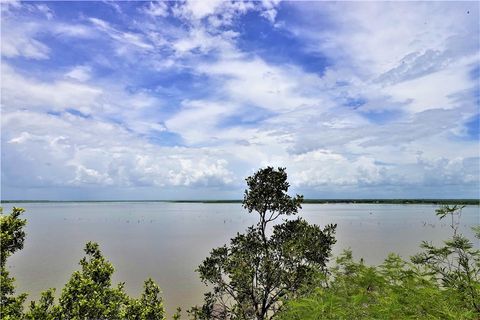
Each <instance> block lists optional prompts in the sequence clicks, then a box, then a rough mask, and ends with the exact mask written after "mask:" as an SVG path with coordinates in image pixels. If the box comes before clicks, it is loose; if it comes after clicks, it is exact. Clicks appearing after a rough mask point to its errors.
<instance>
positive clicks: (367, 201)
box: [0, 199, 480, 205]
mask: <svg viewBox="0 0 480 320" xmlns="http://www.w3.org/2000/svg"><path fill="white" fill-rule="evenodd" d="M57 202H58V203H88V202H92V203H96V202H167V203H168V202H171V203H242V202H243V200H238V199H227V200H1V201H0V203H57ZM303 203H311V204H315V203H318V204H327V203H365V204H451V205H455V204H458V205H480V199H304V200H303Z"/></svg>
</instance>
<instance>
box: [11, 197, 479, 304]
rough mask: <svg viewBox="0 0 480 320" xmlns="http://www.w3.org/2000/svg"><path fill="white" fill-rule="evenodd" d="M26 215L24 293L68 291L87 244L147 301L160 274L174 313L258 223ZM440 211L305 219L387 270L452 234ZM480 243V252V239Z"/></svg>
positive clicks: (152, 211)
mask: <svg viewBox="0 0 480 320" xmlns="http://www.w3.org/2000/svg"><path fill="white" fill-rule="evenodd" d="M13 206H17V207H23V208H25V209H26V213H25V215H24V217H25V218H26V219H27V226H26V232H27V237H26V241H25V247H24V249H23V250H22V251H19V252H18V253H16V254H15V255H14V256H12V257H11V258H10V260H9V266H10V270H11V272H12V274H13V275H14V276H15V277H16V284H17V292H18V293H20V292H29V293H30V298H32V299H37V298H38V297H39V295H40V292H41V291H43V290H45V289H47V288H50V287H55V288H57V290H60V288H63V286H64V284H65V283H66V282H67V281H68V279H69V276H70V275H71V273H72V272H73V271H74V270H77V269H78V268H79V265H78V261H79V260H80V259H81V258H82V257H83V251H82V250H83V247H84V245H85V243H86V242H87V241H96V242H98V243H99V244H100V247H101V249H102V251H103V253H104V255H105V256H106V257H107V258H108V259H109V260H110V261H111V262H112V263H113V264H114V266H115V268H116V271H115V273H114V277H113V280H114V283H118V282H126V290H127V292H128V293H129V294H131V295H134V296H138V295H139V294H140V293H141V291H142V285H143V281H144V280H145V279H146V278H148V277H152V278H154V279H155V281H156V282H157V283H158V284H159V285H160V286H161V288H162V290H163V292H164V299H165V303H166V306H167V310H168V311H169V313H170V314H171V313H172V312H173V311H174V309H175V308H176V306H182V307H183V308H188V307H190V306H192V305H194V304H200V303H201V301H202V292H203V291H204V290H205V286H204V285H203V284H202V283H201V282H200V280H199V278H198V276H197V274H196V273H195V271H194V270H195V268H196V267H197V266H198V265H199V264H200V263H201V261H202V260H203V259H204V258H205V257H206V256H207V255H208V253H209V252H210V250H211V249H212V248H214V247H217V246H221V245H223V244H224V243H226V242H228V240H229V239H230V238H231V237H233V236H234V235H235V234H236V233H237V232H243V231H244V230H245V229H246V228H247V227H248V226H250V225H252V224H254V223H255V222H256V215H255V214H253V213H252V214H249V213H247V212H246V211H245V210H243V209H242V207H241V205H240V204H202V203H158V202H156V203H155V202H151V203H148V202H147V203H145V202H137V203H135V202H128V203H28V204H25V203H22V204H13V203H9V204H6V205H4V212H5V213H8V212H10V209H11V207H13ZM436 208H437V206H434V205H383V204H306V205H304V206H303V209H302V211H301V214H300V215H301V216H302V217H304V218H305V219H306V220H307V221H309V222H310V223H315V224H319V225H325V224H328V223H337V224H338V227H337V234H336V238H337V244H336V245H335V247H334V253H335V254H338V253H339V252H341V251H342V250H343V249H345V248H351V249H352V250H353V253H354V256H355V257H356V258H359V257H363V258H364V259H365V260H366V262H367V263H370V264H378V263H381V262H382V261H383V259H384V258H385V257H386V255H387V254H388V253H389V252H396V253H399V254H400V255H402V256H403V257H405V258H408V257H409V256H410V255H412V254H414V253H416V252H418V245H419V244H420V242H421V241H422V240H429V241H433V242H434V243H437V244H440V243H441V240H442V239H446V238H447V237H448V236H449V235H450V228H449V226H448V220H445V221H443V220H442V221H439V220H438V219H437V218H436V217H435V209H436ZM479 219H480V209H479V207H478V206H469V207H466V208H465V209H463V213H462V220H461V228H460V229H461V231H462V233H464V234H465V235H467V236H468V237H469V238H470V239H472V240H473V239H474V237H473V233H472V232H471V230H470V227H471V226H473V225H475V224H478V223H480V221H479ZM475 245H476V246H477V247H479V243H478V241H476V242H475Z"/></svg>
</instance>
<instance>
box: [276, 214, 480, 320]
mask: <svg viewBox="0 0 480 320" xmlns="http://www.w3.org/2000/svg"><path fill="white" fill-rule="evenodd" d="M461 209H462V207H457V206H453V207H449V206H443V207H441V208H440V209H439V210H437V215H439V216H440V218H445V217H450V218H451V219H452V223H451V227H452V230H453V236H452V238H451V239H450V240H447V241H445V242H444V246H442V247H435V246H433V245H432V244H430V243H427V242H424V243H422V245H421V247H422V248H423V249H424V251H423V252H422V253H420V254H418V255H416V256H414V257H412V262H406V261H403V260H402V259H401V258H400V257H399V256H397V255H394V254H391V255H389V256H388V258H387V259H386V260H385V262H384V263H383V264H382V265H380V266H378V267H371V266H366V265H365V264H364V263H363V261H362V260H360V261H359V262H356V261H354V260H353V259H352V252H351V251H345V252H344V253H343V254H342V255H341V256H340V257H339V258H337V260H336V266H335V267H334V268H333V269H332V270H331V274H330V275H329V276H328V277H327V278H325V279H323V281H321V282H319V283H318V284H317V288H316V289H315V292H314V293H312V294H309V295H308V296H306V297H303V298H300V299H297V300H294V301H290V302H287V303H286V309H285V311H284V312H283V313H282V314H281V315H280V317H279V318H280V319H283V320H287V319H288V320H295V319H298V320H300V319H302V320H303V319H305V320H309V319H452V320H453V319H479V318H480V309H479V303H480V253H479V250H476V249H474V248H473V244H472V243H471V241H469V240H468V239H467V238H465V237H464V236H462V235H460V234H458V225H459V220H458V218H459V216H460V213H461ZM475 230H476V233H477V234H476V237H477V238H478V239H480V230H479V229H478V228H476V229H475Z"/></svg>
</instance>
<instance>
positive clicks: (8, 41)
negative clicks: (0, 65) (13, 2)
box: [1, 18, 50, 60]
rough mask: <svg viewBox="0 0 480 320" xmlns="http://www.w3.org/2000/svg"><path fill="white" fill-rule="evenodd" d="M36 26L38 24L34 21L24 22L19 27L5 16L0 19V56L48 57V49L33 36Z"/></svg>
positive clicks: (40, 58)
mask: <svg viewBox="0 0 480 320" xmlns="http://www.w3.org/2000/svg"><path fill="white" fill-rule="evenodd" d="M37 28H38V25H36V24H34V23H29V24H24V25H22V26H21V27H20V26H16V25H15V23H14V22H13V21H10V20H7V18H4V19H2V30H3V31H2V45H1V51H2V56H4V57H7V58H15V57H25V58H28V59H35V60H44V59H48V58H49V52H50V49H49V48H48V47H47V46H46V45H45V44H44V43H42V42H40V41H38V40H36V39H35V38H34V37H35V34H36V32H37V30H38V29H37ZM5 30H8V32H5Z"/></svg>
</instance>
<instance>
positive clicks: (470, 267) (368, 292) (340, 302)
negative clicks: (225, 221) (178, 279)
mask: <svg viewBox="0 0 480 320" xmlns="http://www.w3.org/2000/svg"><path fill="white" fill-rule="evenodd" d="M246 181H247V186H248V188H247V190H245V194H244V199H243V201H242V203H243V207H244V208H245V209H246V210H247V211H248V212H249V213H255V214H257V216H258V223H257V224H256V225H253V226H251V227H249V228H248V229H247V230H246V231H245V233H242V234H241V233H238V234H237V235H236V236H235V237H234V238H232V239H231V240H230V244H229V245H224V246H222V247H219V248H215V249H213V250H212V251H211V252H210V255H209V256H208V257H207V258H206V259H205V260H204V261H203V263H202V264H201V265H200V266H199V267H198V269H197V272H198V273H199V276H200V280H201V281H203V282H204V283H205V284H206V285H207V286H208V289H209V292H208V293H206V294H205V296H204V303H203V304H202V305H201V306H194V307H192V308H191V309H190V310H187V317H188V318H190V319H219V320H220V319H224V320H230V319H231V320H234V319H238V320H250V319H252V320H253V319H256V320H264V319H279V320H287V319H292V320H295V319H298V320H300V319H306V320H308V319H312V320H313V319H479V318H480V252H479V250H478V249H476V248H475V247H474V245H473V243H472V242H471V241H470V240H468V239H467V238H466V237H464V236H463V235H462V234H460V233H459V230H458V229H459V225H460V214H461V210H462V209H463V206H461V205H442V206H441V207H440V208H439V209H438V210H437V216H438V217H439V218H440V219H449V222H450V226H451V228H452V237H451V238H450V239H448V240H447V241H445V242H444V245H442V246H440V247H437V246H434V245H433V244H431V243H428V242H424V243H422V244H421V249H422V252H421V253H419V254H417V255H415V256H414V257H412V258H411V261H404V260H402V259H401V258H400V257H399V256H398V255H395V254H391V255H389V256H388V257H387V259H386V260H385V262H384V263H383V264H381V265H380V266H378V267H374V266H367V265H366V264H365V263H364V262H363V260H360V261H355V260H354V259H353V255H352V252H351V251H345V252H344V253H343V254H341V255H340V256H339V257H337V258H336V260H335V262H336V263H335V265H334V266H332V267H330V268H328V267H327V263H328V262H329V259H330V255H331V249H332V246H333V245H334V243H335V230H336V225H327V226H325V227H324V228H320V227H319V226H317V225H312V224H309V223H307V222H306V221H305V220H303V219H302V218H296V219H288V220H287V219H286V220H283V222H281V223H277V224H275V225H273V227H271V228H270V227H269V225H270V224H272V223H273V222H275V221H278V220H279V219H280V218H281V217H285V216H293V215H296V214H297V213H298V211H299V209H301V204H302V202H304V200H303V197H302V196H300V195H296V196H295V197H291V196H289V195H288V189H289V184H288V182H287V174H286V171H285V168H278V169H274V168H272V167H267V168H265V169H261V170H259V171H258V172H256V173H255V174H254V175H252V176H251V177H248V178H247V179H246ZM343 201H344V200H343ZM372 201H373V200H372ZM23 211H24V210H23V209H20V208H13V210H12V212H11V213H10V214H8V215H4V214H3V213H2V212H1V211H0V231H1V261H0V262H1V266H0V267H1V270H0V271H1V279H0V280H1V282H0V289H1V291H0V316H1V319H47V320H50V319H52V320H53V319H59V320H60V319H72V320H73V319H78V320H80V319H138V320H141V319H145V320H147V319H152V320H154V319H166V315H165V309H164V305H163V301H162V298H161V296H160V288H159V286H158V285H157V284H156V283H155V282H154V281H153V280H152V279H147V280H146V281H145V283H144V291H143V293H142V294H141V296H140V297H138V298H134V297H130V296H128V295H127V294H126V293H125V290H124V283H119V284H117V285H113V284H112V281H111V277H112V274H113V272H114V267H113V265H112V264H111V263H110V262H109V261H108V260H107V259H106V258H105V257H104V256H103V255H102V253H101V251H100V248H99V245H98V244H97V243H93V242H89V243H87V244H86V246H85V249H84V251H85V257H84V258H83V259H81V261H80V269H79V270H78V271H75V272H74V273H73V274H72V275H71V277H70V279H69V281H68V282H67V283H66V284H65V286H64V288H63V289H62V291H61V293H60V295H59V297H58V298H55V289H49V290H47V291H45V292H43V293H42V294H41V297H40V299H39V300H38V301H32V302H30V305H29V306H28V307H26V306H25V302H26V299H27V295H26V294H18V295H17V294H16V293H15V285H14V278H13V277H11V276H10V274H9V272H8V269H7V259H8V257H9V256H11V255H12V254H14V253H15V252H17V251H18V250H21V249H22V248H23V244H24V241H25V236H26V235H25V231H24V227H25V225H26V220H25V219H22V218H21V214H22V213H23ZM475 233H476V237H477V238H478V239H480V227H478V226H477V227H476V228H475ZM180 317H181V310H180V309H179V308H178V309H177V312H176V313H175V314H174V315H173V319H180Z"/></svg>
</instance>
